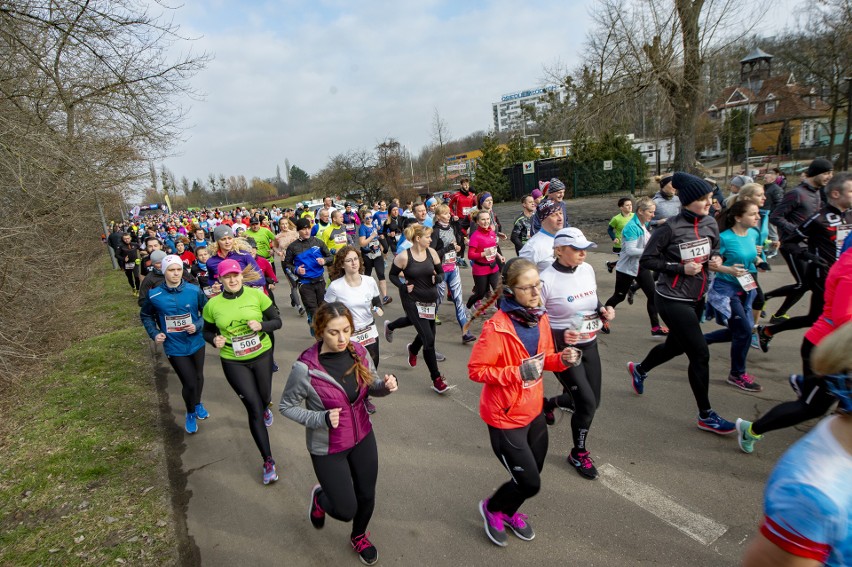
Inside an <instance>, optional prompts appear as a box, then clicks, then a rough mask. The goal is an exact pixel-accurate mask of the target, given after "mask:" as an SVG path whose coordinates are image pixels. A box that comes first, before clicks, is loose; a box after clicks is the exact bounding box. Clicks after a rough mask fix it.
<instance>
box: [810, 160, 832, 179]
mask: <svg viewBox="0 0 852 567" xmlns="http://www.w3.org/2000/svg"><path fill="white" fill-rule="evenodd" d="M829 171H834V164H833V163H831V162H830V161H828V160H827V159H825V158H821V157H818V158H816V159H815V160H814V161H812V162H811V164H810V165H809V166H808V168H807V169H806V170H805V177H816V176H817V175H819V174H821V173H828V172H829Z"/></svg>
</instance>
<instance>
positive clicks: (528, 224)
mask: <svg viewBox="0 0 852 567" xmlns="http://www.w3.org/2000/svg"><path fill="white" fill-rule="evenodd" d="M535 209H536V202H535V199H533V197H532V195H524V196H523V198H521V214H520V215H518V218H516V219H515V222H514V223H513V224H512V235H511V236H510V237H509V240H511V241H512V244H514V245H515V255H516V256H520V254H521V248H523V247H524V244H526V243H527V240H529V239H530V237H531V236H532V216H533V215H534V214H535Z"/></svg>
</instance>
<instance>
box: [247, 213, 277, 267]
mask: <svg viewBox="0 0 852 567" xmlns="http://www.w3.org/2000/svg"><path fill="white" fill-rule="evenodd" d="M265 221H266V217H265V216H264V215H260V214H258V215H254V216H253V217H251V224H250V225H249V229H248V230H247V231H246V233H245V234H244V235H243V236H244V237H245V238H253V239H254V241H255V244H256V245H257V255H258V256H260V257H261V258H263V259H264V260H266V261H267V262H269V265H270V267H271V269H272V273H275V259H274V256H273V253H274V252H275V247H276V246H278V240H277V239H276V238H275V233H273V232H272V231H271V230H270V229H269V228H268V227H266V226H263V223H264V222H265Z"/></svg>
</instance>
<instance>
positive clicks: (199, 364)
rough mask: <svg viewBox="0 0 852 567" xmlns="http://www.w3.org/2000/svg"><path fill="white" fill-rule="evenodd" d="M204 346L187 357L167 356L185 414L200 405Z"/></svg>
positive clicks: (202, 384) (202, 385) (202, 386)
mask: <svg viewBox="0 0 852 567" xmlns="http://www.w3.org/2000/svg"><path fill="white" fill-rule="evenodd" d="M204 351H205V348H204V345H201V348H200V349H198V350H197V351H195V352H194V353H192V354H190V355H188V356H169V357H167V358H168V359H169V364H171V365H172V368H174V370H175V374H177V376H178V380H180V384H181V391H180V394H181V396H183V403H184V405H186V413H193V412H194V411H195V406H197V405H198V404H200V403H201V391H202V390H203V389H204Z"/></svg>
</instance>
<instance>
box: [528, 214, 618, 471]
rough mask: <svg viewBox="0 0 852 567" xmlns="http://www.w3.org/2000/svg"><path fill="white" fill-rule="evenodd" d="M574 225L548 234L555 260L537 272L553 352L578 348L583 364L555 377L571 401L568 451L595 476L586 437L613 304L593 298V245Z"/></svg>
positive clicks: (553, 402) (547, 407)
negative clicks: (601, 340)
mask: <svg viewBox="0 0 852 567" xmlns="http://www.w3.org/2000/svg"><path fill="white" fill-rule="evenodd" d="M596 247H597V244H595V243H594V242H590V241H589V240H588V239H587V238H586V237H585V235H583V232H582V231H581V230H580V229H579V228H563V229H562V230H560V231H559V232H557V233H556V235H555V236H554V238H553V254H554V255H555V256H556V261H555V262H553V264H552V265H551V266H550V267H549V268H547V269H546V270H544V271H543V272H541V299H542V302H543V304H544V308H545V309H546V310H547V314H548V317H549V318H550V326H551V329H552V330H553V342H554V343H555V345H556V350H557V352H559V351H562V350H563V349H565V347H567V346H572V347H575V348H577V349H579V350H580V352H582V354H583V363H582V364H579V365H577V366H573V367H571V368H568V369H567V370H564V371H562V372H557V373H556V377H557V379H558V380H559V383H560V384H562V386H563V388H565V389H567V390H568V391H570V394H571V397H572V398H573V400H574V407H575V410H574V415H573V416H572V417H571V433H572V437H573V442H574V447H573V449H571V452H570V453H569V454H568V462H569V463H571V464H572V465H573V466H574V468H575V469H576V470H577V472H578V473H579V474H580V476H582V477H584V478H588V479H595V478H597V476H598V471H597V469H596V468H595V465H594V463H593V462H592V458H591V456H589V450H588V449H587V447H586V440H587V438H588V435H589V428H590V427H591V425H592V420H593V419H594V417H595V412H596V411H597V409H598V406H600V403H601V376H602V372H601V357H600V354H599V353H598V342H597V338H596V337H597V333H599V332H602V331H603V330H604V328H605V324H606V323H607V322H608V321H611V320H612V319H614V318H615V309H613V308H612V307H606V306H604V305H603V304H602V303H601V302H600V300H599V299H598V294H597V288H598V285H597V281H596V279H595V270H594V269H593V268H592V266H591V265H590V264H587V263H586V262H585V260H586V250H588V249H589V248H596ZM562 396H565V394H562V395H561V396H557V397H555V398H551V399H549V400H546V401H545V403H544V411H545V413H547V412H548V411H553V408H554V407H556V406H557V405H558V406H560V407H566V403H559V401H560V399H559V398H561V397H562Z"/></svg>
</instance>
